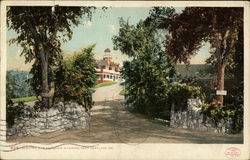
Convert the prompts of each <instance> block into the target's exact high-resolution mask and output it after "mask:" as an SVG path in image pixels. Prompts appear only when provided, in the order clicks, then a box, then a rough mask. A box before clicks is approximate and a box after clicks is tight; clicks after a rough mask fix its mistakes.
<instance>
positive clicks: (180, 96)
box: [169, 83, 205, 110]
mask: <svg viewBox="0 0 250 160" xmlns="http://www.w3.org/2000/svg"><path fill="white" fill-rule="evenodd" d="M190 98H200V99H201V100H204V98H205V94H204V93H203V92H202V90H201V87H196V86H190V85H186V84H180V83H174V84H172V86H171V88H170V90H169V99H170V100H169V102H170V103H175V104H177V105H176V110H185V109H186V107H187V100H188V99H190ZM178 107H179V108H178Z"/></svg>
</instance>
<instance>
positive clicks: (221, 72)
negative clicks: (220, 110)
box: [216, 65, 225, 106]
mask: <svg viewBox="0 0 250 160" xmlns="http://www.w3.org/2000/svg"><path fill="white" fill-rule="evenodd" d="M224 76H225V65H218V68H217V84H216V88H217V90H224ZM216 100H217V101H219V102H220V105H221V106H222V105H223V100H224V97H223V95H216Z"/></svg>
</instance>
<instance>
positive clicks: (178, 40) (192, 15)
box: [161, 7, 243, 104]
mask: <svg viewBox="0 0 250 160" xmlns="http://www.w3.org/2000/svg"><path fill="white" fill-rule="evenodd" d="M161 27H162V28H165V29H166V30H167V31H168V32H169V35H168V37H167V39H166V50H167V54H168V55H169V57H170V58H171V60H173V61H179V62H184V63H186V64H189V60H190V58H192V57H193V56H194V55H195V54H196V53H197V51H198V50H199V49H200V48H201V47H202V43H203V42H209V43H210V44H211V52H210V53H211V57H210V58H209V59H207V62H208V63H210V64H213V65H215V66H216V68H217V81H216V89H217V90H224V72H225V68H226V67H228V66H229V64H230V63H232V56H233V55H234V54H236V52H235V51H236V44H237V41H238V38H239V32H240V30H242V28H243V8H240V7H235V8H233V7H224V8H221V7H186V8H185V9H184V10H183V12H182V13H180V14H176V15H173V16H172V17H168V18H166V19H165V21H164V22H163V23H162V25H161ZM216 98H217V100H218V101H220V102H221V104H223V96H222V95H217V96H216Z"/></svg>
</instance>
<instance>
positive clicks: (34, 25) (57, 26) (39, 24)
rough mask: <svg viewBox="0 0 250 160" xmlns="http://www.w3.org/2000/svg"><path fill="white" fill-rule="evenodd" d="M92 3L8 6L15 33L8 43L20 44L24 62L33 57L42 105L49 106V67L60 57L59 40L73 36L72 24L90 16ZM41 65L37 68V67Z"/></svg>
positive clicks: (10, 24)
mask: <svg viewBox="0 0 250 160" xmlns="http://www.w3.org/2000/svg"><path fill="white" fill-rule="evenodd" d="M94 9H95V7H59V6H54V7H14V6H12V7H9V8H8V10H7V25H8V28H9V29H13V30H14V31H16V33H17V34H18V36H17V37H16V38H15V39H12V40H11V41H10V42H11V43H17V44H20V45H21V47H22V48H23V50H22V53H21V55H24V56H25V58H26V63H28V62H31V61H32V60H35V63H34V65H33V71H32V72H33V73H38V74H34V78H36V79H39V78H38V76H40V75H41V84H38V85H41V89H40V90H41V93H40V94H41V96H42V98H43V102H44V105H45V107H49V97H50V95H49V90H50V79H49V77H50V76H49V72H50V71H49V70H51V68H52V66H53V64H55V63H56V60H57V59H58V58H60V57H61V49H60V46H61V40H62V41H64V42H66V41H67V40H70V39H71V37H72V34H73V32H72V30H71V26H72V25H74V26H77V25H79V24H80V19H81V18H82V17H83V16H85V17H87V18H91V16H92V12H93V10H94ZM38 67H40V68H38Z"/></svg>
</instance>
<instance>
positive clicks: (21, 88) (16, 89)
mask: <svg viewBox="0 0 250 160" xmlns="http://www.w3.org/2000/svg"><path fill="white" fill-rule="evenodd" d="M29 77H30V74H29V72H27V71H13V70H11V71H7V76H6V80H7V83H6V89H7V90H6V94H7V96H9V97H10V98H19V97H28V96H33V95H35V93H34V91H33V89H32V87H31V86H30V84H29V83H28V82H27V81H28V79H29Z"/></svg>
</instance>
